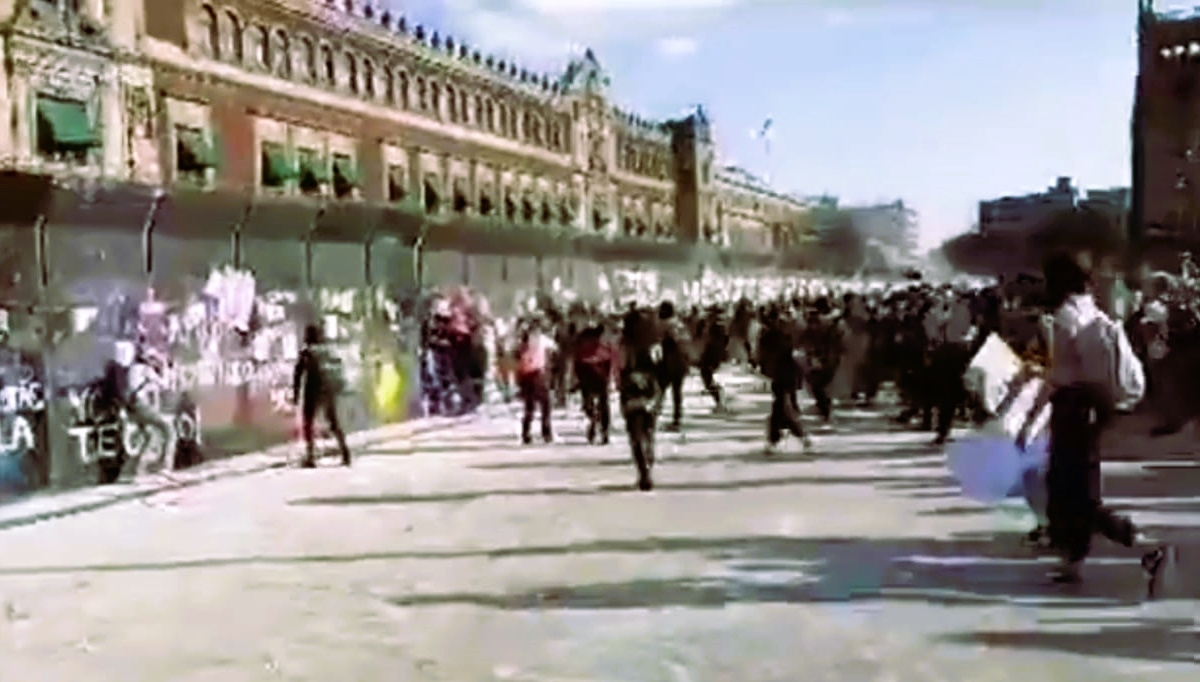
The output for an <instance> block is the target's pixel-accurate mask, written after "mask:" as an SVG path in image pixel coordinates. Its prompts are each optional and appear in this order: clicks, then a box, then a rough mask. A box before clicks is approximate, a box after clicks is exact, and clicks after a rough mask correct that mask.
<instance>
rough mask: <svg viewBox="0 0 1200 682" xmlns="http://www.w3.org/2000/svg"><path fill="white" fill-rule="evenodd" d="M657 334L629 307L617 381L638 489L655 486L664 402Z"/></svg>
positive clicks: (623, 331)
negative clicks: (656, 437)
mask: <svg viewBox="0 0 1200 682" xmlns="http://www.w3.org/2000/svg"><path fill="white" fill-rule="evenodd" d="M655 336H656V334H655V332H654V330H653V329H652V325H651V324H650V322H649V320H647V319H645V318H643V317H642V315H641V314H640V313H638V312H637V311H630V312H629V313H627V314H626V315H625V319H624V323H623V325H622V329H621V370H620V375H619V379H618V382H619V388H620V400H621V414H622V415H624V417H625V431H626V432H627V433H628V434H629V446H630V449H631V450H632V453H633V462H634V465H635V466H637V474H638V481H637V486H638V489H639V490H651V489H653V488H654V481H653V480H652V479H651V477H650V471H651V469H652V468H653V467H654V425H655V422H656V421H657V416H658V409H659V408H660V407H661V405H662V389H661V387H660V386H659V383H658V382H659V377H660V376H661V371H660V368H659V364H660V363H659V362H658V361H657V360H658V358H655V355H656V354H657V353H660V352H661V347H658V346H657V345H656V344H655V338H654V337H655Z"/></svg>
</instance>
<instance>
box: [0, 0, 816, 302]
mask: <svg viewBox="0 0 1200 682" xmlns="http://www.w3.org/2000/svg"><path fill="white" fill-rule="evenodd" d="M4 6H7V7H8V8H9V10H8V12H7V14H6V15H5V16H6V17H7V18H6V21H5V22H4V24H3V30H2V31H3V32H2V35H0V39H2V40H3V41H4V46H5V50H6V55H7V56H8V59H9V61H10V63H11V64H12V65H13V66H12V69H11V70H10V71H8V72H6V73H4V74H0V78H2V79H3V82H2V83H0V87H3V88H4V91H5V92H6V93H7V94H8V97H9V101H10V102H11V103H12V106H11V107H5V108H0V116H3V117H6V118H5V120H3V121H0V156H2V157H4V158H6V159H7V164H8V166H10V167H13V166H15V167H18V168H20V169H22V170H32V171H34V172H38V173H52V174H55V175H58V176H62V177H64V178H77V179H78V178H95V179H112V180H116V181H133V182H134V183H139V184H142V185H150V186H159V185H163V186H167V187H173V188H188V189H191V190H200V191H201V192H199V193H202V192H203V191H205V190H221V193H220V196H224V197H239V198H240V197H245V196H250V195H256V196H270V197H292V198H295V199H296V200H297V201H296V203H297V204H301V205H308V206H310V207H316V206H321V207H323V208H320V210H321V211H322V212H324V213H325V214H326V217H325V218H324V220H325V221H326V222H330V221H336V220H338V218H337V217H336V214H337V210H336V208H328V209H327V208H325V207H334V206H336V205H337V204H339V203H340V202H369V203H371V204H388V203H392V204H404V205H406V207H407V208H410V209H419V210H421V211H424V212H426V213H428V214H431V215H443V216H447V217H449V216H453V215H454V214H461V215H466V216H493V217H500V218H504V219H506V220H509V221H511V222H515V223H523V224H530V223H532V224H538V225H548V226H549V225H552V226H567V227H569V228H570V229H573V230H576V231H578V232H580V233H583V234H605V235H611V236H614V237H618V236H625V237H632V238H635V239H645V240H654V241H664V242H671V241H682V242H684V243H696V242H700V243H705V242H707V243H710V244H713V245H717V246H721V247H729V248H733V249H738V250H744V251H757V252H761V253H767V254H769V253H771V252H772V251H775V250H778V248H779V247H781V246H785V245H789V243H790V235H791V232H790V226H791V225H793V224H794V223H796V222H797V216H798V215H799V214H801V213H803V212H804V211H806V210H807V209H806V207H805V205H804V203H803V202H802V201H797V200H795V199H792V198H789V197H786V196H783V195H781V194H779V193H776V192H774V191H772V190H771V189H770V188H769V187H768V186H767V185H766V184H765V183H763V182H762V181H761V180H758V179H756V178H754V177H753V176H751V175H750V174H748V173H745V172H744V171H739V170H737V169H730V168H721V167H718V166H717V163H716V161H715V156H716V150H715V149H714V144H713V139H712V135H711V130H710V123H709V120H708V118H707V115H706V113H705V112H704V111H703V109H700V108H697V109H696V110H695V111H694V112H692V113H691V114H690V115H689V116H686V117H683V118H680V119H676V120H664V121H648V120H645V119H643V118H641V117H638V116H636V115H634V114H632V113H629V112H626V111H622V110H620V109H618V108H617V107H615V106H614V105H613V104H612V101H611V98H610V97H609V92H608V91H609V77H608V75H607V74H606V73H605V72H604V70H603V68H602V67H601V65H600V62H599V60H598V59H597V57H596V55H594V54H592V53H591V52H590V51H589V52H587V53H585V54H584V55H582V56H580V57H579V58H577V59H575V60H574V61H573V62H571V63H570V64H569V65H568V67H567V68H566V70H565V71H564V72H563V73H561V74H538V73H532V72H530V71H529V70H528V69H525V68H522V67H521V66H520V65H518V64H515V63H513V62H511V61H506V60H501V59H499V58H496V57H494V56H491V55H487V54H484V53H482V52H481V51H479V50H477V49H475V48H474V47H472V46H471V45H468V44H465V43H463V42H461V41H458V40H455V39H454V38H452V37H450V36H444V35H440V34H438V33H437V32H436V31H433V30H430V29H427V28H425V27H421V26H416V25H412V24H411V23H410V22H408V21H407V20H406V19H405V18H404V17H401V16H396V15H390V14H388V13H386V12H383V11H381V10H378V9H376V5H375V4H373V3H371V2H368V1H367V0H353V1H348V0H256V1H254V2H251V1H250V0H179V1H172V2H162V1H159V0H27V1H26V0H20V1H16V0H13V1H9V2H4V1H3V0H0V14H4V10H3V9H2V8H3V7H4ZM197 193H198V192H192V193H191V194H192V195H195V194H197ZM239 201H240V199H239ZM226 203H228V202H226ZM235 203H236V202H235ZM217 204H219V205H218V206H217V207H216V208H211V207H210V208H206V209H205V210H204V211H203V212H202V215H201V212H196V213H195V215H193V216H192V220H191V222H192V223H197V222H200V223H203V225H204V226H205V227H203V231H204V234H203V235H200V234H197V233H196V232H197V230H196V229H195V226H194V225H189V226H188V227H187V228H186V230H185V231H186V232H187V233H188V234H186V235H175V237H178V238H175V237H172V236H169V235H167V234H165V233H166V232H168V229H167V227H166V226H165V223H166V222H167V221H166V220H165V219H164V221H162V222H163V223H164V225H160V227H157V228H155V229H156V235H157V237H156V238H155V242H154V251H155V252H156V253H159V254H162V255H161V256H155V257H154V259H156V260H157V264H156V267H155V265H154V264H151V263H150V262H149V261H150V260H151V257H150V256H145V255H144V254H143V251H144V249H145V246H144V244H142V242H143V241H144V240H143V239H142V238H141V237H140V236H139V235H138V234H136V232H137V231H136V230H135V231H129V233H128V234H125V233H120V232H119V231H108V232H106V233H104V234H98V233H95V232H96V231H95V230H93V229H91V227H89V225H91V223H88V222H87V219H88V218H89V217H91V216H95V215H98V212H97V210H96V209H95V208H94V207H89V208H87V210H82V209H81V210H78V211H76V212H75V213H74V214H71V215H65V214H60V215H56V216H53V217H52V218H51V220H50V226H49V227H48V231H49V233H50V234H49V236H48V238H47V243H48V246H47V249H48V250H49V251H51V252H53V257H52V258H50V259H49V260H50V261H51V262H52V264H51V266H50V268H49V269H50V270H52V272H50V274H49V280H50V281H49V284H48V285H49V286H52V287H53V286H57V283H61V284H62V285H63V286H69V285H70V282H71V281H72V280H73V278H74V279H78V277H79V275H80V273H87V278H90V279H95V278H107V277H112V276H115V275H118V274H122V273H124V274H130V273H135V272H137V273H142V274H143V275H146V276H148V277H150V279H151V281H152V282H153V284H154V286H156V287H160V288H161V287H166V286H168V285H169V282H168V281H160V280H170V279H171V276H169V273H176V275H177V274H178V273H180V272H187V273H188V274H189V276H199V275H200V274H201V273H203V272H205V271H207V268H208V267H210V266H209V265H208V264H209V263H211V262H222V261H228V260H229V259H230V250H231V247H230V239H229V236H230V231H231V230H232V229H233V226H234V225H235V224H239V220H240V219H244V216H245V215H247V214H245V213H244V212H243V210H242V209H241V208H239V207H232V208H231V207H227V206H225V205H224V204H223V203H221V202H217ZM181 210H184V209H179V208H176V209H175V214H176V216H178V215H179V213H180V211H181ZM313 210H317V209H316V208H314V209H313ZM118 213H119V214H120V215H119V216H118V218H119V220H118V222H120V223H121V224H122V225H126V224H127V225H128V226H140V224H141V221H142V220H143V219H144V214H145V210H144V209H138V208H136V207H130V208H129V209H128V210H124V211H118ZM297 216H298V217H297V218H296V219H295V220H290V219H288V220H289V221H290V222H295V223H296V225H293V226H290V227H288V226H283V227H281V228H280V229H281V230H283V231H284V232H287V234H286V235H284V234H283V232H280V233H279V234H275V235H274V236H273V237H270V238H264V239H259V240H257V241H255V242H254V243H250V241H248V242H246V243H244V244H242V243H240V242H239V246H238V247H236V248H235V250H236V251H237V252H238V253H240V254H243V255H244V256H245V258H243V259H242V262H243V263H245V264H247V266H248V267H252V268H253V269H255V271H256V272H258V273H260V274H262V275H263V276H264V277H266V278H267V279H273V280H276V281H278V283H279V284H280V285H282V286H294V285H295V286H299V285H302V284H303V281H300V280H297V277H299V276H298V275H296V274H295V271H296V270H297V267H296V263H297V262H303V263H306V264H307V265H304V266H303V267H301V268H300V269H302V270H303V269H305V268H307V270H309V271H311V270H312V262H311V261H312V260H313V258H314V256H313V255H312V253H311V251H312V249H311V248H307V247H304V246H298V245H296V244H293V243H291V241H287V240H291V238H292V237H296V239H295V240H292V241H298V240H299V239H300V238H301V235H303V234H305V233H306V232H307V231H309V230H311V229H312V224H311V219H312V216H311V212H310V213H308V214H306V213H305V212H304V211H299V212H298V213H297ZM81 219H82V220H81ZM72 225H74V226H75V227H74V228H72V227H71V226H72ZM247 229H248V230H249V231H250V232H254V231H257V232H258V233H260V234H261V233H262V232H263V231H262V230H261V229H258V228H255V229H250V228H247ZM270 229H274V228H270ZM270 229H268V230H267V231H268V232H269V231H270ZM288 230H290V231H288ZM448 234H449V233H448ZM25 238H31V237H25ZM280 238H284V241H283V242H281V241H280ZM173 240H174V241H173ZM251 241H253V240H251ZM443 241H444V240H443ZM377 246H378V248H375V250H374V252H373V255H368V256H366V259H367V260H368V261H370V260H371V259H374V260H375V261H377V264H376V265H372V266H370V267H367V268H366V269H367V270H371V269H372V268H373V269H374V273H375V274H378V273H379V272H380V271H381V270H383V269H384V268H401V270H396V271H395V273H394V274H395V277H392V279H400V280H405V281H411V280H413V279H414V278H417V279H420V275H419V273H415V270H416V269H417V268H418V265H417V260H416V259H414V258H413V257H412V255H411V250H407V249H406V247H401V246H395V245H393V247H389V248H391V251H388V250H387V249H384V248H383V247H382V246H379V245H377ZM362 250H363V244H362V243H358V244H350V243H344V244H336V245H323V246H322V247H321V249H318V250H317V251H318V253H317V254H316V256H315V258H316V260H317V261H321V262H319V263H317V264H316V267H317V269H318V270H321V269H323V271H324V272H326V273H333V274H336V275H341V274H343V273H345V272H346V271H347V270H346V268H343V267H339V266H337V265H336V264H337V263H345V262H347V259H348V258H355V259H358V260H359V261H361V260H362V259H363V256H362V255H361V252H362ZM334 251H340V252H341V253H342V255H341V256H337V257H334V256H330V255H327V254H328V253H332V252H334ZM427 256H428V257H427V258H425V260H424V261H423V265H422V266H421V267H423V268H424V272H425V273H426V274H428V273H431V272H432V273H437V274H438V277H440V278H441V279H443V280H444V281H451V282H461V281H470V282H471V283H473V284H475V283H479V284H485V283H488V282H493V281H503V282H506V283H508V285H510V286H511V287H512V288H514V289H517V288H521V287H524V286H526V285H529V284H532V283H533V282H535V281H536V282H537V283H538V284H545V283H548V282H549V281H550V280H552V279H555V278H557V277H559V276H562V278H563V279H570V280H574V281H578V282H592V283H594V282H595V280H596V279H597V278H596V276H595V275H596V274H597V273H595V272H593V271H592V268H591V267H590V266H589V265H587V264H585V263H582V262H566V261H568V260H570V259H559V260H561V261H563V262H561V263H558V264H553V263H547V262H537V263H534V262H533V261H534V260H536V259H521V258H499V257H485V256H470V257H468V256H465V255H464V256H461V257H460V256H459V255H457V254H454V253H450V252H446V251H436V252H434V251H430V252H428V253H427ZM234 260H238V259H237V258H234ZM576 260H577V259H576ZM526 261H528V262H526ZM280 263H282V265H280V266H279V268H278V272H277V273H276V274H277V276H269V275H266V274H264V273H265V271H266V270H269V269H271V267H273V266H275V265H277V264H280ZM398 263H409V264H410V265H397V264H398ZM5 267H8V266H5ZM14 267H15V266H14ZM151 269H154V270H156V272H154V273H152V272H149V271H150V270H151ZM581 269H582V270H584V271H585V272H582V273H581V272H580V270H581ZM410 271H412V272H410ZM681 276H694V272H690V273H682V271H681ZM34 278H35V277H34V276H33V274H32V273H26V274H24V275H22V276H21V277H16V276H14V277H12V278H10V279H12V280H13V281H14V282H15V281H16V280H18V279H20V280H21V281H23V282H25V283H27V284H28V283H29V282H31V281H32V280H33V279H34ZM177 278H178V277H176V279H177ZM368 278H369V276H368ZM301 279H303V278H301ZM322 279H329V278H327V277H322ZM333 279H334V280H336V281H339V282H340V283H341V284H345V285H351V284H352V282H351V281H350V280H338V279H337V278H336V277H334V278H333ZM355 281H356V280H355ZM171 286H174V285H171ZM10 288H11V287H10ZM76 288H80V289H86V288H87V287H83V286H82V285H78V286H76ZM4 295H5V296H10V297H11V296H16V294H12V293H11V292H10V293H9V294H4ZM21 295H22V296H25V295H26V294H21Z"/></svg>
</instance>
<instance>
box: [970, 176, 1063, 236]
mask: <svg viewBox="0 0 1200 682" xmlns="http://www.w3.org/2000/svg"><path fill="white" fill-rule="evenodd" d="M1078 200H1079V190H1078V189H1077V188H1076V187H1075V186H1073V185H1072V184H1071V178H1069V177H1061V178H1058V180H1057V181H1056V182H1055V183H1054V184H1053V185H1052V186H1051V187H1050V188H1049V189H1047V190H1046V191H1045V192H1036V193H1034V194H1024V195H1021V196H1009V197H1000V198H999V199H991V200H988V201H981V202H979V233H980V234H982V235H992V234H1002V235H1022V234H1025V233H1027V232H1029V231H1031V230H1034V229H1036V228H1037V226H1038V225H1040V224H1042V223H1043V222H1045V221H1046V220H1047V219H1049V218H1050V216H1052V215H1054V214H1055V213H1058V212H1059V211H1063V210H1070V209H1072V208H1075V206H1076V204H1077V202H1078Z"/></svg>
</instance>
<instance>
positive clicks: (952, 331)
mask: <svg viewBox="0 0 1200 682" xmlns="http://www.w3.org/2000/svg"><path fill="white" fill-rule="evenodd" d="M925 330H926V338H927V339H928V340H929V343H930V348H929V353H930V361H929V378H930V380H931V385H930V392H931V394H932V398H933V406H934V407H935V408H936V409H937V436H936V438H934V441H933V442H934V444H935V445H944V444H945V443H946V441H947V440H949V438H950V430H951V429H952V428H953V427H954V417H955V416H956V415H957V414H958V411H959V408H960V407H962V405H963V404H964V401H965V400H966V397H967V392H966V388H965V387H964V386H963V374H964V373H965V372H966V371H967V365H968V364H969V363H970V362H971V344H972V342H973V341H974V340H975V337H976V336H977V335H978V329H977V328H976V327H975V325H974V319H973V316H972V314H971V308H970V306H969V305H968V303H967V300H966V298H965V297H963V296H959V295H956V294H955V293H954V292H953V291H951V290H946V291H944V292H942V294H941V300H940V301H939V302H938V303H937V304H936V305H934V307H933V308H932V309H930V311H929V312H928V313H926V319H925Z"/></svg>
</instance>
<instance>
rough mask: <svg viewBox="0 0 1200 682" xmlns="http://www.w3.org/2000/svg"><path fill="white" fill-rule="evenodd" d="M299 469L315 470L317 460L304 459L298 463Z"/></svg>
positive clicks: (311, 458)
mask: <svg viewBox="0 0 1200 682" xmlns="http://www.w3.org/2000/svg"><path fill="white" fill-rule="evenodd" d="M300 468H301V469H316V468H317V460H316V459H315V458H313V457H305V458H304V460H303V461H301V462H300Z"/></svg>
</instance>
